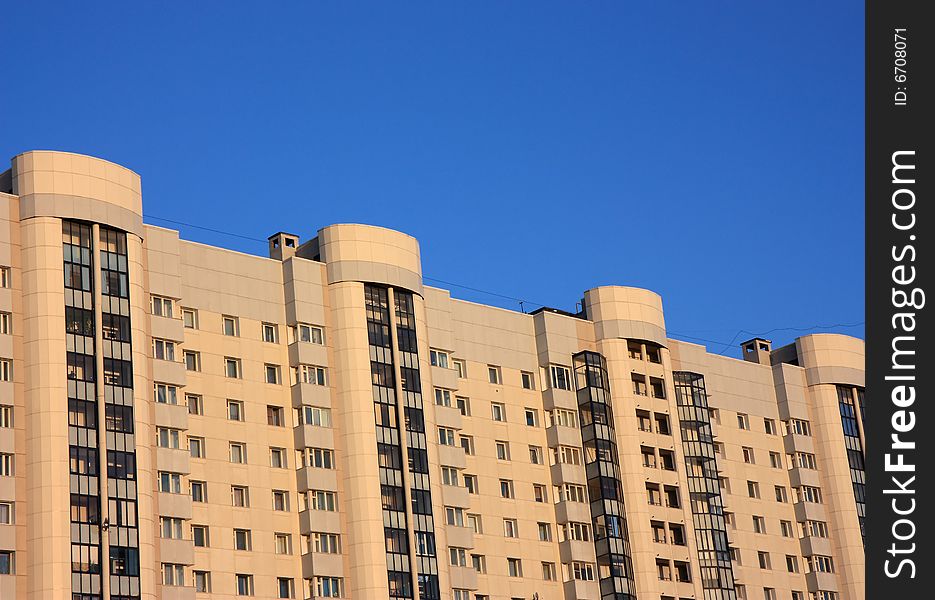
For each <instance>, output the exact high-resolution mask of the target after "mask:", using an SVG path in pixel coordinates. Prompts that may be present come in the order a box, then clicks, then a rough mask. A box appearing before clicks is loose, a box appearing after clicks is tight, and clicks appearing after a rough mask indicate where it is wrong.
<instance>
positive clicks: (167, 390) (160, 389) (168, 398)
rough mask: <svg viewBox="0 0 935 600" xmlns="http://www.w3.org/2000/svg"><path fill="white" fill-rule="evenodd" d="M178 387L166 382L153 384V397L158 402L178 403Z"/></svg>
mask: <svg viewBox="0 0 935 600" xmlns="http://www.w3.org/2000/svg"><path fill="white" fill-rule="evenodd" d="M178 396H179V388H177V387H175V386H174V385H169V384H166V383H154V384H153V397H154V399H155V400H156V402H158V403H159V404H178V402H179V401H178Z"/></svg>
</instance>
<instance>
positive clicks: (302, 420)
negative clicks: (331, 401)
mask: <svg viewBox="0 0 935 600" xmlns="http://www.w3.org/2000/svg"><path fill="white" fill-rule="evenodd" d="M296 412H297V417H296V422H297V423H298V424H299V425H312V426H315V427H331V409H330V408H322V407H320V406H303V407H302V408H298V409H296Z"/></svg>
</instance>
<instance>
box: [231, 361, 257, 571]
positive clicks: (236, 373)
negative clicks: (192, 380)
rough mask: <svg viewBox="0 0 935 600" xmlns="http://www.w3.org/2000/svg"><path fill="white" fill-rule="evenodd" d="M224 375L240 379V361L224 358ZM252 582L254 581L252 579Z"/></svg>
mask: <svg viewBox="0 0 935 600" xmlns="http://www.w3.org/2000/svg"><path fill="white" fill-rule="evenodd" d="M224 375H225V376H227V377H230V378H231V379H240V359H239V358H231V357H229V356H225V357H224ZM251 581H253V580H252V579H251Z"/></svg>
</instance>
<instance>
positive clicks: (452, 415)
mask: <svg viewBox="0 0 935 600" xmlns="http://www.w3.org/2000/svg"><path fill="white" fill-rule="evenodd" d="M435 422H436V423H437V424H438V425H439V427H448V428H450V429H458V430H460V429H463V428H464V421H463V417H462V416H461V411H460V410H458V409H457V408H455V407H453V406H441V405H439V404H436V405H435Z"/></svg>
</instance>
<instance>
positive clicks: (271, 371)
mask: <svg viewBox="0 0 935 600" xmlns="http://www.w3.org/2000/svg"><path fill="white" fill-rule="evenodd" d="M263 370H264V372H265V373H266V383H269V384H273V385H279V384H280V383H282V380H281V379H280V371H279V365H270V364H266V365H263Z"/></svg>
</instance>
